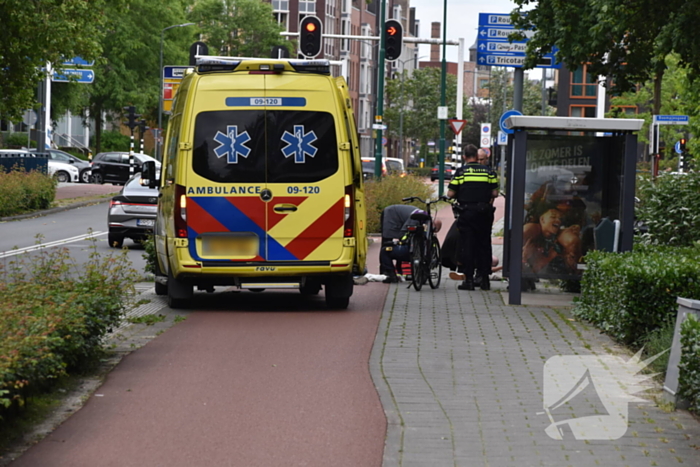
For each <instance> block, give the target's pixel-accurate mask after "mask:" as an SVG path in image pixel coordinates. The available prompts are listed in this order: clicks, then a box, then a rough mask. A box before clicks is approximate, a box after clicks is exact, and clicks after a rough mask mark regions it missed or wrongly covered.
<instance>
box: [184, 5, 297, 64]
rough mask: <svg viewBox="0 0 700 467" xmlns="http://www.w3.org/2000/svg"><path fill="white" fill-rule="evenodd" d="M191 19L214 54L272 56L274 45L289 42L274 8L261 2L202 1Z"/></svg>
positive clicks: (195, 7) (195, 6) (190, 16)
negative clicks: (274, 16) (275, 17)
mask: <svg viewBox="0 0 700 467" xmlns="http://www.w3.org/2000/svg"><path fill="white" fill-rule="evenodd" d="M188 18H189V20H190V21H194V22H196V23H197V24H198V25H199V27H200V28H201V29H202V32H203V33H204V42H205V43H206V44H207V45H208V46H209V53H210V54H211V55H226V56H231V57H269V56H270V51H271V50H272V47H273V46H275V45H284V44H285V43H288V41H287V40H286V39H283V38H282V36H280V32H282V31H284V28H283V27H282V25H280V24H277V22H276V21H275V20H274V18H273V15H272V6H271V5H270V4H269V3H266V2H261V1H260V0H223V1H222V0H202V1H199V2H196V3H195V4H194V7H193V8H192V11H191V13H190V14H189V16H188Z"/></svg>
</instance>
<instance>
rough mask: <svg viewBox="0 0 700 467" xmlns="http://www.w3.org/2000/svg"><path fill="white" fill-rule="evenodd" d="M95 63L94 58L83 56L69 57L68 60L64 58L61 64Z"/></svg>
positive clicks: (87, 64)
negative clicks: (87, 58)
mask: <svg viewBox="0 0 700 467" xmlns="http://www.w3.org/2000/svg"><path fill="white" fill-rule="evenodd" d="M94 64H95V60H90V61H88V60H85V59H84V58H81V57H73V58H69V59H68V60H65V61H64V62H63V63H61V65H63V66H93V65H94Z"/></svg>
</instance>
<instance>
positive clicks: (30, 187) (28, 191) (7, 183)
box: [0, 170, 56, 217]
mask: <svg viewBox="0 0 700 467" xmlns="http://www.w3.org/2000/svg"><path fill="white" fill-rule="evenodd" d="M55 197H56V181H55V180H54V179H53V178H52V177H50V176H48V175H45V174H43V173H41V172H37V171H31V172H24V171H22V170H12V171H10V172H8V173H5V172H0V199H1V200H2V203H0V217H6V216H13V215H16V214H21V213H23V212H30V211H36V210H38V209H47V208H49V207H51V203H53V200H54V198H55Z"/></svg>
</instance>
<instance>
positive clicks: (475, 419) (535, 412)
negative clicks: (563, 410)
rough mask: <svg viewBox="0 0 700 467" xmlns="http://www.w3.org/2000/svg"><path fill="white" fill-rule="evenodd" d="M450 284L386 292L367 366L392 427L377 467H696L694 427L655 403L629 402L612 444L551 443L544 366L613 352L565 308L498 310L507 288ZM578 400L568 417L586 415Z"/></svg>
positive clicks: (699, 439)
mask: <svg viewBox="0 0 700 467" xmlns="http://www.w3.org/2000/svg"><path fill="white" fill-rule="evenodd" d="M457 285H458V282H456V281H450V280H447V281H446V282H445V283H444V284H443V285H441V287H440V288H438V289H436V290H431V289H430V288H427V289H426V288H423V289H422V290H421V291H420V292H416V291H415V290H413V289H408V288H407V287H406V285H405V284H392V285H391V287H392V289H391V290H390V292H389V296H388V297H387V302H386V305H385V308H384V313H383V317H382V321H381V323H380V327H379V330H378V332H377V338H376V341H375V345H374V350H373V354H372V357H371V365H370V367H371V372H372V377H373V378H374V381H375V384H376V385H377V387H378V390H379V394H380V397H381V400H382V404H383V406H384V408H385V411H386V413H387V418H388V422H389V428H388V433H387V442H386V449H385V455H384V466H386V467H389V466H428V465H430V466H477V465H478V466H496V467H498V466H573V467H578V466H588V465H592V466H593V465H598V466H630V467H636V466H655V465H657V466H670V465H700V450H698V449H700V423H698V421H697V420H696V419H694V418H693V417H692V416H691V415H690V414H688V413H687V412H684V411H675V412H666V411H664V410H662V408H660V407H657V406H656V405H655V404H654V403H653V401H649V402H648V403H640V402H633V403H630V404H629V428H628V430H627V432H626V434H625V435H624V436H623V437H622V438H620V439H618V440H615V441H608V440H584V441H577V440H575V439H574V438H573V436H572V435H570V436H567V435H566V433H565V435H564V439H563V440H561V441H560V440H554V439H551V438H550V437H549V436H548V435H547V434H546V433H545V431H544V430H545V428H546V427H547V426H548V425H549V424H550V421H549V419H548V417H547V415H545V414H541V412H543V395H542V394H543V392H542V391H543V389H542V386H543V367H544V363H545V361H546V360H547V359H548V358H550V357H553V356H557V355H606V354H608V353H610V352H617V353H619V352H621V351H622V349H619V348H618V347H617V346H616V345H615V344H614V343H613V342H612V341H611V340H609V339H607V338H606V337H605V336H603V335H601V334H600V333H599V332H598V331H597V330H596V329H592V328H590V327H588V326H586V325H585V324H583V323H580V322H578V321H576V320H574V319H573V318H572V317H571V315H570V313H569V311H568V310H567V309H566V308H551V307H546V306H540V307H535V306H508V305H505V304H504V302H503V299H502V297H501V292H502V291H504V290H505V283H502V282H494V283H493V287H492V290H491V291H489V292H484V291H480V290H477V291H472V292H468V291H460V290H458V289H457ZM586 401H587V402H585V403H584V404H583V406H582V407H578V408H577V410H582V411H584V412H585V411H586V410H589V411H594V410H595V409H596V407H595V406H596V403H595V402H596V401H594V400H593V399H590V401H589V399H586ZM575 415H576V414H574V416H575ZM582 415H588V414H587V413H585V414H584V413H583V412H582ZM565 418H569V417H568V416H567V417H565Z"/></svg>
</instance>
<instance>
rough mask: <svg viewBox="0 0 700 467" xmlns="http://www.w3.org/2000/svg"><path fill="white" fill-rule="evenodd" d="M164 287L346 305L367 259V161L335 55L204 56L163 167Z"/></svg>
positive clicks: (189, 294) (160, 285) (187, 81)
mask: <svg viewBox="0 0 700 467" xmlns="http://www.w3.org/2000/svg"><path fill="white" fill-rule="evenodd" d="M142 178H144V180H147V183H148V184H149V185H150V186H152V187H158V188H159V190H160V198H159V203H158V217H157V221H156V226H155V245H156V252H157V258H158V260H157V266H156V270H157V271H156V293H158V294H161V295H166V294H167V296H168V303H169V305H170V306H171V307H173V308H184V307H188V306H191V302H192V300H193V297H196V295H194V287H197V289H198V290H206V291H213V289H214V287H215V286H234V287H238V288H241V289H249V290H254V291H260V290H264V289H279V288H295V289H299V290H300V291H301V293H302V294H309V295H312V294H317V293H319V291H320V290H321V287H323V289H324V293H325V299H326V305H327V306H328V307H329V308H334V309H345V308H347V306H348V304H349V299H350V296H351V295H352V292H353V275H357V274H363V273H364V271H365V259H366V255H367V238H366V229H365V227H366V212H365V200H364V191H363V190H364V187H363V180H362V162H361V159H360V151H359V144H358V138H357V131H356V128H355V120H354V116H353V112H352V108H351V104H350V98H349V95H348V91H347V85H346V83H345V80H344V79H343V78H333V77H332V76H331V75H330V63H329V62H328V61H326V60H294V59H262V58H261V59H238V58H225V57H207V58H199V60H198V64H197V66H196V67H193V68H192V69H190V70H189V71H188V72H187V73H186V76H185V77H184V79H183V80H182V84H181V85H180V88H179V89H178V92H177V95H176V97H175V102H174V104H173V110H172V115H171V118H170V122H169V124H168V129H167V136H166V140H165V145H164V149H163V160H162V168H161V171H160V174H156V168H155V164H149V165H148V166H147V167H145V168H144V172H143V173H142Z"/></svg>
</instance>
